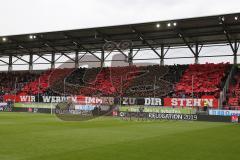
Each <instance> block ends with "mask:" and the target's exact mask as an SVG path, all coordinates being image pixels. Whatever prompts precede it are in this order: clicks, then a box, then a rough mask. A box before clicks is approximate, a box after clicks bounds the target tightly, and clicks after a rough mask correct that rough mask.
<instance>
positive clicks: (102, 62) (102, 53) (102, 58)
mask: <svg viewBox="0 0 240 160" xmlns="http://www.w3.org/2000/svg"><path fill="white" fill-rule="evenodd" d="M104 56H105V52H104V49H102V52H101V67H104V60H105V58H104Z"/></svg>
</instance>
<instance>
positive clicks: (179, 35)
mask: <svg viewBox="0 0 240 160" xmlns="http://www.w3.org/2000/svg"><path fill="white" fill-rule="evenodd" d="M239 30H240V23H239V19H238V14H227V15H218V16H209V17H199V18H190V19H178V20H171V21H161V22H151V23H142V24H129V25H121V26H111V27H101V28H90V29H80V30H69V31H58V32H48V33H35V34H28V35H16V36H5V37H1V42H0V43H1V45H0V53H1V59H0V61H1V63H2V64H1V65H2V66H8V71H7V72H6V71H3V72H1V78H0V82H1V100H2V101H4V99H9V97H11V96H12V97H14V96H15V97H18V96H26V95H31V96H37V95H38V97H39V96H42V95H51V96H56V95H64V96H67V95H68V96H69V95H83V96H90V97H91V96H93V97H94V96H113V97H126V96H128V97H159V98H164V97H171V98H202V97H205V96H207V97H212V98H216V99H217V100H218V102H219V106H218V107H220V108H222V107H227V108H232V107H233V108H238V105H239V98H238V88H239V87H238V79H239V78H238V69H237V68H238V66H237V57H238V54H237V53H238V48H239V41H238V40H239V37H240V33H239ZM216 46H217V47H219V48H220V47H226V46H227V47H229V48H230V49H231V51H232V54H228V55H227V54H226V55H211V53H208V55H205V56H201V50H202V49H203V48H204V47H216ZM176 48H187V49H188V50H189V51H190V52H191V53H192V55H193V56H192V57H176V56H175V57H171V58H166V55H167V53H168V52H169V50H172V49H176ZM116 53H118V54H121V56H122V57H119V59H116V58H115V59H112V60H109V61H113V62H112V64H114V62H116V61H123V62H124V63H125V66H114V65H112V66H105V65H104V64H105V63H106V62H107V58H108V57H109V56H110V55H111V56H112V57H113V56H114V54H116ZM140 53H141V54H142V55H143V54H144V56H142V57H150V58H146V59H145V58H142V59H135V57H136V56H137V55H138V54H140ZM152 53H153V54H155V56H157V58H152V57H151V55H152ZM148 54H149V55H150V56H147V55H148ZM73 55H74V56H73ZM145 55H146V56H145ZM85 56H90V57H91V58H90V60H89V59H88V58H86V59H85V58H84V57H85ZM220 56H222V57H225V56H226V57H227V56H228V57H232V58H233V61H232V62H233V63H232V64H230V63H219V64H213V63H206V64H199V58H201V57H205V58H207V57H220ZM23 57H24V58H23ZM49 57H50V58H49ZM56 57H57V58H56ZM62 57H65V58H66V59H68V61H66V62H58V60H59V59H61V58H62ZM153 57H154V56H153ZM26 58H27V59H26ZM181 58H194V59H195V64H190V65H164V61H165V60H166V59H172V61H174V59H181ZM39 59H42V60H44V61H45V62H44V63H38V62H37V61H38V60H39ZM138 60H155V61H156V60H158V61H159V64H152V65H151V64H150V65H146V64H145V66H141V64H139V63H136V64H134V62H137V61H138ZM18 61H21V62H22V63H21V65H28V69H29V70H28V71H14V70H13V66H14V65H16V66H19V65H20V64H19V63H18ZM24 63H25V64H24ZM56 63H66V64H68V63H69V64H74V66H71V65H69V66H68V67H67V68H63V67H60V68H55V64H56ZM86 63H95V64H99V66H95V67H87V68H86V67H82V64H86ZM126 63H127V65H126ZM41 64H45V65H50V69H47V70H36V71H35V70H33V68H34V67H33V66H35V68H36V69H37V68H38V65H41ZM63 66H64V65H63ZM80 66H81V67H80ZM229 86H230V88H229ZM232 93H233V94H232ZM5 95H6V97H7V98H4V96H5ZM13 100H14V101H15V99H13Z"/></svg>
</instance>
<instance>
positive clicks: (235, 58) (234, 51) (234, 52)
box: [233, 40, 239, 64]
mask: <svg viewBox="0 0 240 160" xmlns="http://www.w3.org/2000/svg"><path fill="white" fill-rule="evenodd" d="M238 47H239V46H238V43H237V41H236V40H235V42H234V50H233V63H234V64H237V52H238Z"/></svg>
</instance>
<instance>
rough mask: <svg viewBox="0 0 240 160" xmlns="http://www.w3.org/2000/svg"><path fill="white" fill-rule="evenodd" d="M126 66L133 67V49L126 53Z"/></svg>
mask: <svg viewBox="0 0 240 160" xmlns="http://www.w3.org/2000/svg"><path fill="white" fill-rule="evenodd" d="M128 64H129V66H132V65H133V49H132V48H130V52H129V53H128Z"/></svg>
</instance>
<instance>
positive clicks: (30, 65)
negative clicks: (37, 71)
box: [29, 53, 33, 71]
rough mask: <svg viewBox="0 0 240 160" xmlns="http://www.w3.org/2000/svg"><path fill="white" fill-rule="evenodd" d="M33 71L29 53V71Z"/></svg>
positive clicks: (31, 58)
mask: <svg viewBox="0 0 240 160" xmlns="http://www.w3.org/2000/svg"><path fill="white" fill-rule="evenodd" d="M32 70H33V54H32V53H30V55H29V71H32Z"/></svg>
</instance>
